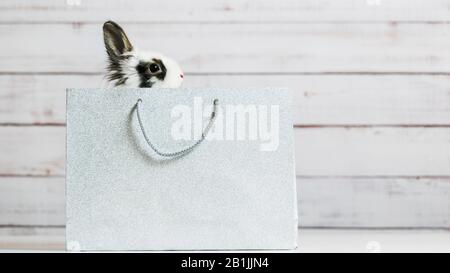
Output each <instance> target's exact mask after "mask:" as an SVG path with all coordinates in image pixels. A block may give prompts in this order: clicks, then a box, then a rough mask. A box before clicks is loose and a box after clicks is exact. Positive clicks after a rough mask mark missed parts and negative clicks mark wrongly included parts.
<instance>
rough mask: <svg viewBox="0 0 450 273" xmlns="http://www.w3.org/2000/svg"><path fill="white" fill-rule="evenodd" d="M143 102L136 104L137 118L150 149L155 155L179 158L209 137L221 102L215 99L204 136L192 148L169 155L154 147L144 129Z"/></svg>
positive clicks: (140, 100) (139, 100)
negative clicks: (141, 106)
mask: <svg viewBox="0 0 450 273" xmlns="http://www.w3.org/2000/svg"><path fill="white" fill-rule="evenodd" d="M141 102H142V99H138V100H137V102H136V114H137V118H138V121H139V127H141V131H142V134H143V135H144V138H145V141H146V142H147V144H148V146H150V148H152V150H153V151H155V153H157V154H158V155H159V156H162V157H177V156H180V155H182V154H186V153H188V152H190V151H192V150H193V149H194V148H195V147H197V146H198V145H200V144H201V143H202V142H203V141H204V140H205V138H206V136H207V134H208V132H209V129H210V128H211V127H212V125H213V123H214V120H215V119H216V116H217V105H218V104H219V100H218V99H215V100H214V102H213V107H214V108H213V112H212V113H211V117H210V119H209V122H208V125H207V126H206V127H205V129H204V130H203V133H202V135H201V137H200V139H199V140H197V141H196V142H195V143H194V144H192V145H191V146H189V147H187V148H185V149H183V150H180V151H177V152H171V153H167V152H161V151H160V150H158V149H157V148H156V147H155V145H153V143H152V142H151V141H150V139H149V138H148V136H147V134H146V133H145V129H144V125H143V123H142V119H141V113H140V109H139V107H140V104H141Z"/></svg>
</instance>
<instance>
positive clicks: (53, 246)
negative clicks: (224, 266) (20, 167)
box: [0, 229, 450, 253]
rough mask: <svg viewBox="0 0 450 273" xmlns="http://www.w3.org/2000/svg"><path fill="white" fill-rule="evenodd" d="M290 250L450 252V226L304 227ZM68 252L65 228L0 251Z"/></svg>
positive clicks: (16, 238) (9, 243)
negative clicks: (383, 227) (65, 247)
mask: <svg viewBox="0 0 450 273" xmlns="http://www.w3.org/2000/svg"><path fill="white" fill-rule="evenodd" d="M298 241H299V243H298V244H299V247H298V249H296V250H294V251H288V252H302V253H306V252H450V229H436V230H428V229H419V230H417V229H410V230H398V229H395V230H392V229H300V230H299V237H298ZM16 251H19V252H24V251H25V252H28V251H39V252H41V251H45V252H47V251H57V252H60V251H64V230H63V229H62V230H61V232H56V233H55V232H54V233H52V234H51V235H49V234H43V235H42V234H41V235H36V234H28V235H27V234H18V235H9V236H0V252H16Z"/></svg>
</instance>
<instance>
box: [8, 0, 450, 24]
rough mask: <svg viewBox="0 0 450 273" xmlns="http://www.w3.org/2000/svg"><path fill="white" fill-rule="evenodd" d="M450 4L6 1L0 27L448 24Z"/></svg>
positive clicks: (419, 0)
mask: <svg viewBox="0 0 450 273" xmlns="http://www.w3.org/2000/svg"><path fill="white" fill-rule="evenodd" d="M449 6H450V1H448V0H433V1H426V0H395V1H381V0H368V1H360V0H345V1H331V0H307V1H297V0H284V1H283V2H279V1H275V0H262V1H251V0H227V1H224V0H197V1H189V2H187V1H183V0H172V1H158V0H138V1H132V2H130V1H126V0H116V1H107V0H98V1H84V0H68V1H54V0H44V1H39V2H38V3H37V2H36V1H32V0H19V1H17V0H2V2H1V4H0V22H11V21H14V22H66V21H79V22H86V21H89V22H91V21H95V22H102V21H105V20H108V19H110V18H114V19H115V20H118V21H133V22H149V21H151V22H173V21H180V22H223V21H226V22H266V21H271V22H272V21H273V22H283V21H284V22H285V21H289V22H321V21H337V22H341V21H344V22H348V21H352V22H353V21H376V22H379V21H436V20H437V21H446V20H449V18H450V11H449V8H448V7H449Z"/></svg>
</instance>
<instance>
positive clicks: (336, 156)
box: [294, 127, 450, 176]
mask: <svg viewBox="0 0 450 273" xmlns="http://www.w3.org/2000/svg"><path fill="white" fill-rule="evenodd" d="M294 135H295V156H296V172H297V175H307V176H308V175H310V176H327V175H330V176H334V175H338V176H441V175H450V168H449V166H450V128H384V127H382V128H317V129H309V128H308V129H298V130H295V131H294Z"/></svg>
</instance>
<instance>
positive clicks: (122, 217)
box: [66, 88, 297, 250]
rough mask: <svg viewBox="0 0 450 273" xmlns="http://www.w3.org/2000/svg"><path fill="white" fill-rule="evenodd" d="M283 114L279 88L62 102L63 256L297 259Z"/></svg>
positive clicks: (288, 130) (287, 126) (290, 155)
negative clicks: (279, 253) (286, 252)
mask: <svg viewBox="0 0 450 273" xmlns="http://www.w3.org/2000/svg"><path fill="white" fill-rule="evenodd" d="M290 102H291V99H290V93H289V92H288V90H285V89H280V88H262V89H214V88H203V89H198V88H193V89H172V90H170V89H153V88H152V89H111V90H101V89H69V90H67V166H66V173H67V174H66V198H67V206H66V210H67V215H66V217H67V225H66V226H67V228H66V240H67V248H68V249H69V250H220V249H292V248H295V247H296V244H297V243H296V242H297V202H296V188H295V170H294V143H293V129H292V118H291V112H290Z"/></svg>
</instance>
